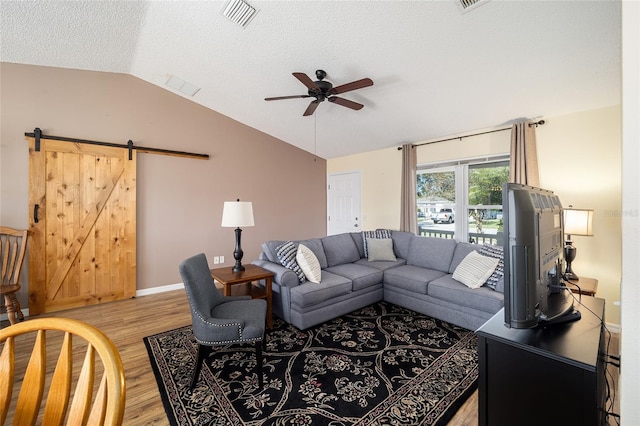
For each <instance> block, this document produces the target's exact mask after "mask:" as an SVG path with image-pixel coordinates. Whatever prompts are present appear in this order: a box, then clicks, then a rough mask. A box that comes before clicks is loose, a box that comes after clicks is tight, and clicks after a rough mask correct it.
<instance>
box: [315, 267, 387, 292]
mask: <svg viewBox="0 0 640 426" xmlns="http://www.w3.org/2000/svg"><path fill="white" fill-rule="evenodd" d="M325 271H328V272H331V273H332V274H336V275H340V276H341V277H345V278H348V279H350V280H351V282H352V289H353V291H358V290H361V289H363V288H365V287H369V286H371V285H375V284H379V283H381V282H382V276H383V272H382V271H381V270H380V269H377V268H373V267H371V266H368V265H362V264H358V263H344V264H342V265H336V266H330V267H328V268H327V269H325Z"/></svg>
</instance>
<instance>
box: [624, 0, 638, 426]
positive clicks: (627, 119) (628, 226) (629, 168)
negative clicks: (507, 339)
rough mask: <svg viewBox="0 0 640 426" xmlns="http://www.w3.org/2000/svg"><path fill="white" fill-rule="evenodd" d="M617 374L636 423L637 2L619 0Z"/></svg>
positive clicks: (628, 419) (627, 420)
mask: <svg viewBox="0 0 640 426" xmlns="http://www.w3.org/2000/svg"><path fill="white" fill-rule="evenodd" d="M622 58H623V62H622V106H623V115H622V154H623V156H622V176H623V180H622V190H623V191H622V194H623V198H622V200H623V204H622V229H623V230H624V231H623V233H622V247H623V250H622V330H623V332H622V339H621V340H622V345H621V357H622V370H621V372H622V377H621V379H620V384H621V386H620V414H621V416H622V424H623V425H638V424H640V404H638V401H640V380H638V378H639V377H640V338H638V336H640V309H639V308H640V284H639V283H638V280H639V278H638V277H640V261H639V260H640V171H639V170H638V168H639V167H640V148H639V147H638V145H639V144H640V142H639V141H640V120H639V119H638V117H640V99H639V97H640V3H639V2H637V1H624V2H622Z"/></svg>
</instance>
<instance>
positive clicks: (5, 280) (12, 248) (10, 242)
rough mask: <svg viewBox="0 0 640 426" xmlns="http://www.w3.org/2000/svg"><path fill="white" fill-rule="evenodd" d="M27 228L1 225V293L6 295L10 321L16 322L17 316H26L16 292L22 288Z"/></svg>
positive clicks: (6, 309) (5, 300) (5, 306)
mask: <svg viewBox="0 0 640 426" xmlns="http://www.w3.org/2000/svg"><path fill="white" fill-rule="evenodd" d="M27 235H28V233H27V230H26V229H25V230H19V229H13V228H9V227H6V226H0V294H2V296H4V307H3V311H6V312H7V315H8V316H9V322H11V324H14V323H16V322H17V321H16V316H17V317H18V319H22V318H23V317H24V316H23V314H22V311H21V309H20V303H19V302H18V299H17V297H16V293H17V292H18V290H20V272H21V271H22V264H23V263H24V256H25V254H26V251H27Z"/></svg>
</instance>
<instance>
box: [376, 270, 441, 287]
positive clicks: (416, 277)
mask: <svg viewBox="0 0 640 426" xmlns="http://www.w3.org/2000/svg"><path fill="white" fill-rule="evenodd" d="M443 275H445V273H444V272H442V271H437V270H435V269H427V268H422V267H420V266H415V265H403V266H398V267H397V268H391V269H387V270H386V271H384V286H385V287H386V286H388V285H390V286H393V287H399V288H403V289H405V290H408V291H412V292H414V293H419V294H427V285H428V284H429V282H430V281H433V280H435V279H437V278H440V277H441V276H443Z"/></svg>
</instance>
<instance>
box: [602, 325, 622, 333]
mask: <svg viewBox="0 0 640 426" xmlns="http://www.w3.org/2000/svg"><path fill="white" fill-rule="evenodd" d="M604 325H605V327H607V330H609V331H610V332H612V333H616V334H617V333H620V324H613V323H610V322H605V323H604Z"/></svg>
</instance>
